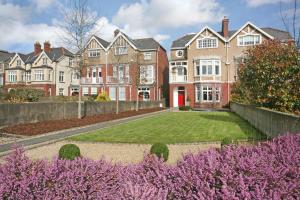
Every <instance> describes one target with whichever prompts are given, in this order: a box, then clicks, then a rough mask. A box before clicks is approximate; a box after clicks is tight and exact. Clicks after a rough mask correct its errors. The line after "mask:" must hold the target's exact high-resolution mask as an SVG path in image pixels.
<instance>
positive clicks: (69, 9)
mask: <svg viewBox="0 0 300 200" xmlns="http://www.w3.org/2000/svg"><path fill="white" fill-rule="evenodd" d="M60 13H61V15H62V18H61V22H59V23H58V26H59V28H60V29H61V30H62V33H61V35H60V37H61V39H62V40H63V42H64V43H65V44H66V46H68V47H69V48H70V49H71V50H73V51H75V52H76V56H75V63H74V68H75V71H76V72H77V73H78V75H79V95H78V118H81V117H82V116H81V101H82V100H81V93H82V92H81V91H82V88H81V77H82V73H83V68H84V66H85V60H84V57H83V52H84V49H85V44H86V42H87V40H88V39H89V38H90V37H91V36H92V35H93V30H94V27H95V25H96V22H97V16H96V14H95V13H94V12H92V11H91V10H90V9H89V6H88V0H69V1H68V2H67V5H66V6H65V7H64V8H61V9H60Z"/></svg>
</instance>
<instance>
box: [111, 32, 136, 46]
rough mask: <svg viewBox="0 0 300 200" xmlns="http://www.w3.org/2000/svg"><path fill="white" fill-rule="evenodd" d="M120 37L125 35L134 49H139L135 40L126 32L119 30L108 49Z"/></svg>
mask: <svg viewBox="0 0 300 200" xmlns="http://www.w3.org/2000/svg"><path fill="white" fill-rule="evenodd" d="M119 37H123V38H124V39H125V40H126V41H127V42H128V43H129V45H130V46H131V47H132V48H134V49H137V47H136V46H135V44H134V42H133V40H132V39H131V38H130V37H129V36H127V35H126V34H125V33H123V32H121V31H119V33H118V35H116V36H115V38H114V39H113V41H112V42H111V43H110V44H109V45H108V47H107V49H106V50H108V49H109V48H110V47H111V46H112V45H113V44H114V43H115V41H116V40H117V39H118V38H119Z"/></svg>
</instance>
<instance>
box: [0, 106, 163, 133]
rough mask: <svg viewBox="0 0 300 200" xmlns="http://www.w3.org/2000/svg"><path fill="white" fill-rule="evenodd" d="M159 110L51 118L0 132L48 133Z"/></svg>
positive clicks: (6, 128)
mask: <svg viewBox="0 0 300 200" xmlns="http://www.w3.org/2000/svg"><path fill="white" fill-rule="evenodd" d="M160 110H163V109H162V108H151V109H141V110H139V111H126V112H120V113H119V114H118V115H117V114H115V113H110V114H102V115H95V116H87V117H84V118H82V119H77V118H72V119H61V120H51V121H43V122H36V123H28V124H18V125H14V126H8V127H5V128H2V129H0V132H2V133H10V134H16V135H25V136H32V135H40V134H44V133H49V132H53V131H59V130H63V129H69V128H74V127H80V126H87V125H90V124H96V123H99V122H106V121H111V120H115V119H121V118H126V117H132V116H135V115H142V114H146V113H151V112H155V111H160Z"/></svg>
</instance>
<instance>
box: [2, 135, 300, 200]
mask: <svg viewBox="0 0 300 200" xmlns="http://www.w3.org/2000/svg"><path fill="white" fill-rule="evenodd" d="M76 151H77V150H76ZM299 152H300V134H297V135H287V136H281V137H278V138H275V139H274V140H272V141H269V142H265V143H261V144H259V145H256V146H228V147H223V148H221V149H211V150H209V151H206V152H202V153H198V154H195V155H192V154H188V155H185V156H184V157H183V158H182V159H181V160H179V161H178V163H177V164H176V166H169V165H166V164H165V163H164V162H163V160H158V159H157V158H156V156H154V155H146V156H145V158H144V160H143V161H142V162H141V163H139V164H135V165H132V164H131V165H121V164H112V163H110V162H107V161H105V160H99V161H93V160H90V159H87V158H83V157H77V158H76V159H75V160H65V159H62V158H56V159H54V160H53V161H52V162H50V163H49V162H48V161H43V160H38V161H32V160H30V159H29V158H28V157H26V156H25V154H24V152H23V150H22V149H19V148H17V149H15V151H14V152H13V153H12V154H11V155H10V156H8V157H7V158H6V160H5V163H3V164H0V198H1V199H112V200H113V199H142V200H143V199H145V200H146V199H147V200H157V199H159V200H164V199H297V198H298V197H299V196H300V190H299V175H300V172H299V166H300V154H299Z"/></svg>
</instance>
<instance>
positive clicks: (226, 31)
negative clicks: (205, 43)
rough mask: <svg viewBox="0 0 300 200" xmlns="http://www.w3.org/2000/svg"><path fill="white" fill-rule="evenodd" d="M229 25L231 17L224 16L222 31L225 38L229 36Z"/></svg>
mask: <svg viewBox="0 0 300 200" xmlns="http://www.w3.org/2000/svg"><path fill="white" fill-rule="evenodd" d="M228 25H229V19H228V18H227V17H226V16H224V18H223V20H222V33H223V36H224V37H225V38H228V36H229V32H228Z"/></svg>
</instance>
